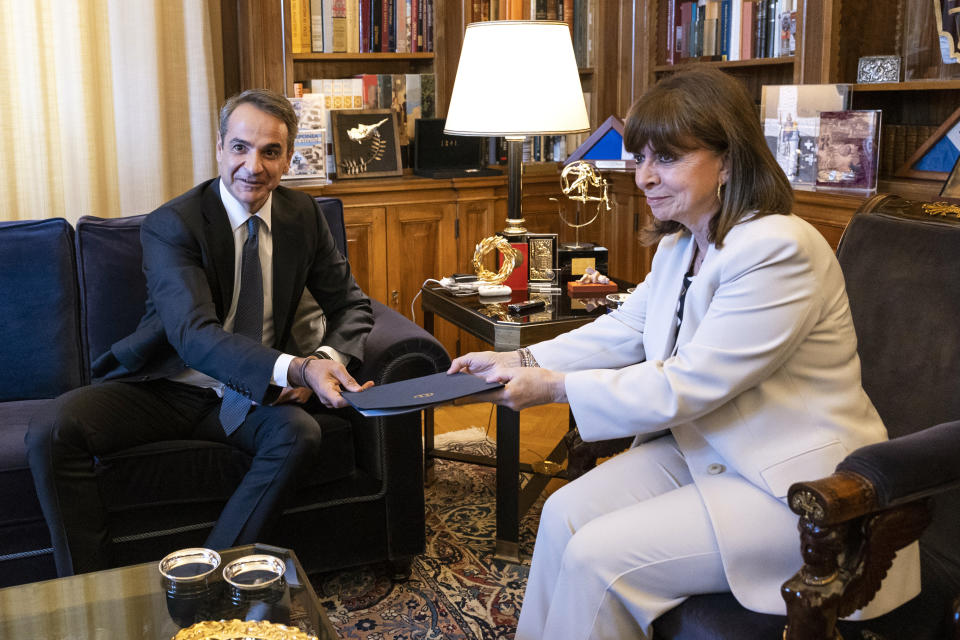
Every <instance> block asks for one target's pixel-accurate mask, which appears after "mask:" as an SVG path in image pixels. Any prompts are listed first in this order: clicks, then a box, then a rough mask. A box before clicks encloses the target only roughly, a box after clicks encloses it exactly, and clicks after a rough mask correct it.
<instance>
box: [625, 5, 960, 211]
mask: <svg viewBox="0 0 960 640" xmlns="http://www.w3.org/2000/svg"><path fill="white" fill-rule="evenodd" d="M734 1H736V0H734ZM675 2H676V0H635V2H634V6H635V7H636V8H637V9H638V11H639V12H640V13H641V14H642V24H643V26H645V27H646V28H647V29H649V31H648V32H649V33H653V34H656V35H655V37H651V38H649V39H647V41H646V46H645V47H644V46H643V43H642V42H641V43H640V46H639V47H638V51H641V52H642V53H643V54H644V58H645V60H641V61H639V62H638V64H637V66H638V67H639V69H640V71H639V73H638V77H637V83H638V84H639V86H640V87H641V93H642V90H644V89H646V88H647V87H649V86H651V85H652V84H653V83H655V82H656V81H657V80H659V79H660V78H661V77H663V76H664V75H667V74H669V73H671V72H672V71H673V70H675V69H676V68H677V65H671V64H667V62H666V44H667V43H666V20H667V17H668V8H669V6H670V4H671V3H675ZM796 4H797V7H796V15H797V20H796V22H797V27H796V37H795V40H796V53H795V55H793V56H789V57H782V58H754V59H750V60H739V61H732V62H729V61H715V62H702V63H701V64H708V65H712V66H716V67H719V68H721V69H723V70H724V71H726V72H727V73H730V74H731V75H734V76H736V77H737V78H739V79H740V80H741V81H743V82H744V84H745V85H746V86H747V88H748V90H749V91H750V93H751V94H752V95H753V96H754V99H755V100H756V102H757V104H759V102H760V94H761V88H762V86H763V85H765V84H817V83H850V84H851V85H852V91H853V93H852V104H851V108H853V109H880V110H881V111H882V112H883V118H882V126H881V135H885V132H886V135H887V139H886V140H884V139H882V140H881V154H882V153H883V146H884V144H885V143H887V144H892V143H891V142H890V139H889V136H890V134H892V132H893V131H894V130H900V129H908V130H912V129H914V128H919V130H920V132H921V133H920V134H919V136H920V137H922V136H923V133H922V132H923V131H930V130H933V129H936V128H937V127H938V126H939V125H941V124H942V123H943V122H944V121H945V120H947V119H948V118H949V117H950V116H951V114H953V112H954V110H955V109H956V108H957V105H958V104H960V64H952V65H944V64H943V63H942V62H941V60H940V50H939V43H938V41H937V37H936V29H935V28H934V25H933V22H934V15H933V14H934V7H933V3H932V2H928V1H926V0H924V1H923V2H919V1H917V0H797V2H796ZM876 55H897V56H900V58H901V61H902V68H903V71H902V80H901V81H900V82H890V83H882V84H857V65H858V61H859V59H860V57H862V56H876ZM637 95H639V94H637ZM919 142H923V140H920V141H919ZM916 144H919V143H916ZM898 145H899V143H898ZM914 148H915V147H914ZM899 155H900V156H903V155H904V154H903V153H900V154H899ZM905 155H906V157H909V156H910V150H909V149H908V150H907V151H906V153H905ZM887 164H888V166H884V165H883V163H881V173H880V184H879V190H880V191H881V192H890V193H896V194H898V195H902V196H904V197H912V198H921V199H935V198H936V196H937V193H938V192H939V188H940V184H941V183H940V181H938V180H936V179H904V178H901V177H898V176H896V175H894V173H895V172H896V169H897V168H899V165H898V166H897V167H893V168H890V166H889V165H892V164H894V163H892V162H888V163H887ZM797 197H798V199H799V200H805V201H808V204H811V205H812V206H818V207H823V206H828V205H829V204H830V203H831V202H839V200H838V198H839V196H824V195H823V194H821V195H820V196H818V197H816V198H814V197H812V196H810V195H809V194H808V193H805V192H798V193H797ZM847 204H849V203H847Z"/></svg>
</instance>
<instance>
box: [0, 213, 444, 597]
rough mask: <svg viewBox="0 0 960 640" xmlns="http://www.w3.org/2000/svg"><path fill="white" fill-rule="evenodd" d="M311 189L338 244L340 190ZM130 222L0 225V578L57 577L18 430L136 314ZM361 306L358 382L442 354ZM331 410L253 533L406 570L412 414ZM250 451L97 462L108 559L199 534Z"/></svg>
mask: <svg viewBox="0 0 960 640" xmlns="http://www.w3.org/2000/svg"><path fill="white" fill-rule="evenodd" d="M318 202H319V205H320V210H321V211H322V213H323V215H324V216H325V217H326V220H327V223H328V225H329V226H330V229H331V231H332V232H333V234H334V237H335V239H336V242H337V245H338V247H339V248H340V250H341V252H343V253H344V255H346V251H347V243H346V234H345V229H344V224H343V208H342V205H341V203H340V201H339V200H336V199H331V198H318ZM142 219H143V216H134V217H126V218H113V219H100V218H94V217H83V218H81V219H80V220H79V221H78V222H77V224H76V226H75V227H73V226H71V225H70V224H69V223H68V222H67V221H66V220H63V219H46V220H28V221H15V222H2V223H0V305H2V306H3V309H4V312H3V320H4V321H3V323H2V324H0V363H2V365H3V366H2V367H0V587H3V586H10V585H15V584H21V583H24V582H31V581H35V580H41V579H47V578H53V577H56V571H55V568H54V563H53V555H52V549H51V548H50V538H49V534H48V532H47V527H46V524H45V522H44V520H43V515H42V513H41V510H40V505H39V502H38V501H37V497H36V492H35V490H34V486H33V480H32V476H31V474H30V470H29V467H28V465H27V458H26V448H25V446H24V434H25V433H26V431H27V425H28V424H29V420H30V416H31V415H32V414H33V412H34V411H35V410H36V409H37V407H39V406H40V405H42V404H43V403H46V402H50V401H51V399H53V398H55V397H57V396H58V395H60V394H61V393H63V392H65V391H68V390H70V389H73V388H76V387H79V386H82V385H86V384H90V382H91V376H90V363H91V362H92V360H93V359H95V358H96V357H97V356H98V355H100V354H101V353H103V352H104V351H106V349H107V348H108V347H109V346H110V344H112V343H113V342H114V341H115V340H117V339H119V338H121V337H123V336H124V335H127V334H128V333H129V332H130V331H132V329H133V328H134V327H135V326H136V324H137V322H138V320H139V318H140V316H141V315H142V313H143V310H144V304H145V298H146V284H145V279H144V277H143V273H142V271H141V266H140V262H141V249H140V235H139V229H140V223H141V222H142ZM373 310H374V319H375V324H374V328H373V330H372V332H371V334H370V336H369V338H368V341H367V346H366V354H365V358H364V362H363V365H362V368H361V369H360V370H359V371H358V372H355V374H356V377H357V379H358V380H361V381H366V380H373V381H374V382H376V383H377V384H384V383H388V382H394V381H398V380H404V379H407V378H412V377H416V376H423V375H428V374H431V373H435V372H438V371H441V370H444V369H446V368H447V367H448V365H449V362H450V360H449V357H448V355H447V353H446V351H445V350H444V349H443V347H442V346H441V345H440V344H439V343H438V342H437V341H436V340H435V339H434V338H433V337H432V336H431V335H430V334H428V333H427V332H425V331H424V330H423V329H421V328H420V327H418V326H417V325H415V324H414V323H412V322H410V321H409V320H408V319H406V318H404V317H403V316H401V315H400V314H398V313H396V312H395V311H393V310H391V309H389V308H388V307H385V306H384V305H382V304H380V303H378V302H376V301H373ZM337 418H338V419H336V420H330V421H329V422H330V424H329V425H325V426H324V432H323V445H322V447H321V449H322V451H321V454H320V459H319V460H317V461H316V464H315V465H312V466H311V467H310V468H308V469H305V471H304V473H303V474H301V477H299V478H298V480H297V485H296V488H295V495H293V496H292V498H291V500H290V503H289V506H288V507H287V508H286V509H285V511H284V513H283V515H282V517H281V518H280V520H279V522H278V523H277V525H276V526H275V527H274V528H273V530H272V532H271V533H270V534H268V537H267V539H265V540H263V542H267V543H271V544H275V545H278V546H283V547H287V548H291V549H293V550H294V551H295V552H296V553H297V556H298V557H299V559H300V561H301V563H302V564H303V565H304V567H305V569H306V570H307V571H308V572H315V571H321V570H332V569H338V568H342V567H347V566H354V565H361V564H368V563H373V562H388V563H390V567H391V569H392V571H393V572H394V573H395V574H397V575H404V574H405V573H406V572H407V571H408V569H409V566H410V562H411V561H412V558H413V556H414V555H415V554H417V553H419V552H421V551H423V548H424V540H425V538H424V535H425V529H424V494H423V449H422V439H421V419H420V414H419V413H411V414H405V415H399V416H390V417H378V418H371V419H367V418H363V417H361V416H360V415H359V414H357V413H356V412H355V411H353V410H352V409H344V410H340V411H338V412H337ZM249 463H250V460H249V458H248V457H247V456H246V455H245V454H243V453H242V452H240V451H238V450H236V449H233V448H232V447H229V446H226V445H222V444H217V443H212V442H202V441H171V442H163V443H157V444H151V445H146V446H140V447H135V448H131V449H128V450H125V451H121V452H118V453H117V454H115V455H112V456H109V457H104V458H102V459H99V460H97V464H96V470H97V475H98V479H99V481H100V487H101V491H102V492H103V496H104V501H105V503H106V505H107V508H108V512H109V527H110V535H111V538H112V541H113V545H114V548H115V555H116V559H117V563H118V564H119V565H126V564H131V563H136V562H145V561H151V560H158V559H159V558H161V557H162V556H163V555H165V554H166V553H168V552H169V551H171V550H174V549H178V548H183V547H190V546H199V545H201V544H202V543H203V541H204V540H205V538H206V535H207V533H208V532H209V530H210V528H211V527H212V525H213V523H214V521H215V520H216V518H217V516H218V514H219V512H220V510H221V508H222V507H223V505H224V503H225V502H226V500H227V498H229V496H230V495H231V494H232V492H233V489H234V488H235V487H236V485H237V483H238V482H239V480H240V478H241V477H242V475H243V474H244V473H245V472H246V469H247V468H248V466H249Z"/></svg>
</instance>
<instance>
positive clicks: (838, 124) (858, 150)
mask: <svg viewBox="0 0 960 640" xmlns="http://www.w3.org/2000/svg"><path fill="white" fill-rule="evenodd" d="M881 115H882V112H881V111H879V110H848V111H823V112H821V113H820V135H819V136H818V138H817V188H818V189H849V190H857V191H866V192H873V191H876V188H877V173H878V168H879V167H878V162H879V147H880V119H881Z"/></svg>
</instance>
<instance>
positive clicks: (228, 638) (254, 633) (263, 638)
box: [172, 620, 317, 640]
mask: <svg viewBox="0 0 960 640" xmlns="http://www.w3.org/2000/svg"><path fill="white" fill-rule="evenodd" d="M246 638H250V639H252V640H317V637H316V636H311V635H308V634H306V633H304V632H303V631H300V630H299V629H297V628H295V627H288V626H287V625H284V624H277V623H274V622H267V621H266V620H219V621H213V620H211V621H206V622H198V623H197V624H194V625H191V626H189V627H187V628H186V629H181V630H180V632H179V633H177V635H175V636H174V637H173V638H172V640H241V639H246Z"/></svg>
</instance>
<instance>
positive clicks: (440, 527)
mask: <svg viewBox="0 0 960 640" xmlns="http://www.w3.org/2000/svg"><path fill="white" fill-rule="evenodd" d="M436 445H437V447H438V448H442V449H446V450H456V451H465V452H470V453H476V454H483V455H494V453H495V451H496V444H495V443H494V442H492V441H491V440H489V439H488V438H487V437H486V436H485V434H484V432H483V430H482V429H479V428H471V429H465V430H462V431H457V432H454V433H451V434H443V435H440V436H437V438H436ZM434 464H435V467H434V480H433V482H432V483H430V484H429V485H428V486H427V487H426V509H427V513H426V521H427V545H426V552H425V553H423V554H422V555H420V556H417V557H416V558H415V559H414V562H413V571H412V574H411V576H410V579H408V580H406V581H405V582H392V581H391V579H390V574H389V571H388V570H387V569H386V567H384V566H373V567H361V568H358V569H354V570H347V571H338V572H332V573H325V574H318V575H316V576H313V578H312V582H313V586H314V589H315V590H316V592H317V595H318V596H319V598H320V601H321V602H322V603H323V605H324V606H325V607H326V611H327V615H328V616H329V618H330V621H331V622H332V623H333V626H334V627H335V628H336V629H337V631H338V632H339V634H340V637H341V638H345V639H350V640H352V639H365V640H440V639H449V640H494V639H498V638H513V635H514V631H515V629H516V624H517V614H518V612H519V610H520V604H521V600H522V598H523V590H524V587H525V586H526V582H527V572H528V570H529V562H530V554H531V553H532V551H533V542H534V539H535V537H536V530H537V523H538V521H539V516H540V507H541V506H542V504H543V499H542V498H541V500H540V501H539V502H538V503H537V504H535V505H534V507H533V508H532V509H531V510H530V512H529V513H528V514H527V516H526V517H524V518H523V520H522V521H521V525H520V527H521V528H520V546H521V557H522V558H524V561H523V562H522V563H521V564H513V563H510V562H504V561H501V560H496V559H494V557H493V550H494V532H495V529H496V524H495V519H494V486H495V470H494V469H493V468H491V467H481V466H478V465H472V464H465V463H461V462H452V461H447V460H435V461H434Z"/></svg>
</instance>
